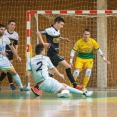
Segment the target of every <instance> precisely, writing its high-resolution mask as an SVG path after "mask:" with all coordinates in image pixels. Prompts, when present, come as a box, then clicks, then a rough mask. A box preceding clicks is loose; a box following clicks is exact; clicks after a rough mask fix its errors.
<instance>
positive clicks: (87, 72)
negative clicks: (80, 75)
mask: <svg viewBox="0 0 117 117" xmlns="http://www.w3.org/2000/svg"><path fill="white" fill-rule="evenodd" d="M85 76H86V77H88V78H90V76H91V69H86V74H85Z"/></svg>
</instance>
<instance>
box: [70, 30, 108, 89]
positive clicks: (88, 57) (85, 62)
mask: <svg viewBox="0 0 117 117" xmlns="http://www.w3.org/2000/svg"><path fill="white" fill-rule="evenodd" d="M94 49H95V50H97V51H98V53H99V54H100V56H101V57H102V58H103V60H104V62H106V63H107V64H110V62H109V61H108V60H106V58H105V57H104V55H103V52H102V51H101V49H100V47H99V44H98V43H97V42H96V41H95V40H94V39H93V38H90V30H89V29H85V30H84V31H83V38H81V39H79V40H78V41H77V42H76V43H75V45H74V47H73V49H72V50H71V53H70V65H71V66H73V57H74V54H75V52H76V51H78V55H77V58H76V61H75V71H74V73H73V77H74V78H75V79H76V78H77V77H78V76H79V73H80V71H82V69H85V70H86V72H85V76H84V81H83V86H84V87H83V86H79V89H82V88H84V89H86V88H85V87H86V86H87V84H88V81H89V78H90V75H91V70H92V67H93V56H94V55H93V51H94Z"/></svg>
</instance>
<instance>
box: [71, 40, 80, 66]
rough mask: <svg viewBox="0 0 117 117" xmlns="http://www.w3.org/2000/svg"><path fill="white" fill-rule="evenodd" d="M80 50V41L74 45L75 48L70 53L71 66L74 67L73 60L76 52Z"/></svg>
mask: <svg viewBox="0 0 117 117" xmlns="http://www.w3.org/2000/svg"><path fill="white" fill-rule="evenodd" d="M77 50H78V41H77V42H76V43H75V44H74V47H73V48H72V50H71V52H70V65H71V67H73V58H74V55H75V52H76V51H77Z"/></svg>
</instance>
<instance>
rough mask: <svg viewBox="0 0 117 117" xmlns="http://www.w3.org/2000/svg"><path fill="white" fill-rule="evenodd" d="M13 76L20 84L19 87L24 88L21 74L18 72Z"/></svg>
mask: <svg viewBox="0 0 117 117" xmlns="http://www.w3.org/2000/svg"><path fill="white" fill-rule="evenodd" d="M13 78H14V80H15V82H16V83H17V84H18V86H19V88H20V89H21V88H23V85H22V82H21V80H20V77H19V75H18V74H16V75H14V76H13Z"/></svg>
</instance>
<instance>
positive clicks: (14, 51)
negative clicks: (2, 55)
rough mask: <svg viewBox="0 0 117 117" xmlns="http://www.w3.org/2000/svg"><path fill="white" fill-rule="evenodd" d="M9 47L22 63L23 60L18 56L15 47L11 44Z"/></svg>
mask: <svg viewBox="0 0 117 117" xmlns="http://www.w3.org/2000/svg"><path fill="white" fill-rule="evenodd" d="M9 47H10V49H11V51H12V52H13V54H14V55H15V56H16V58H17V60H18V61H21V58H20V57H19V56H18V54H17V52H16V50H15V48H14V47H13V45H12V44H9Z"/></svg>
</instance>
